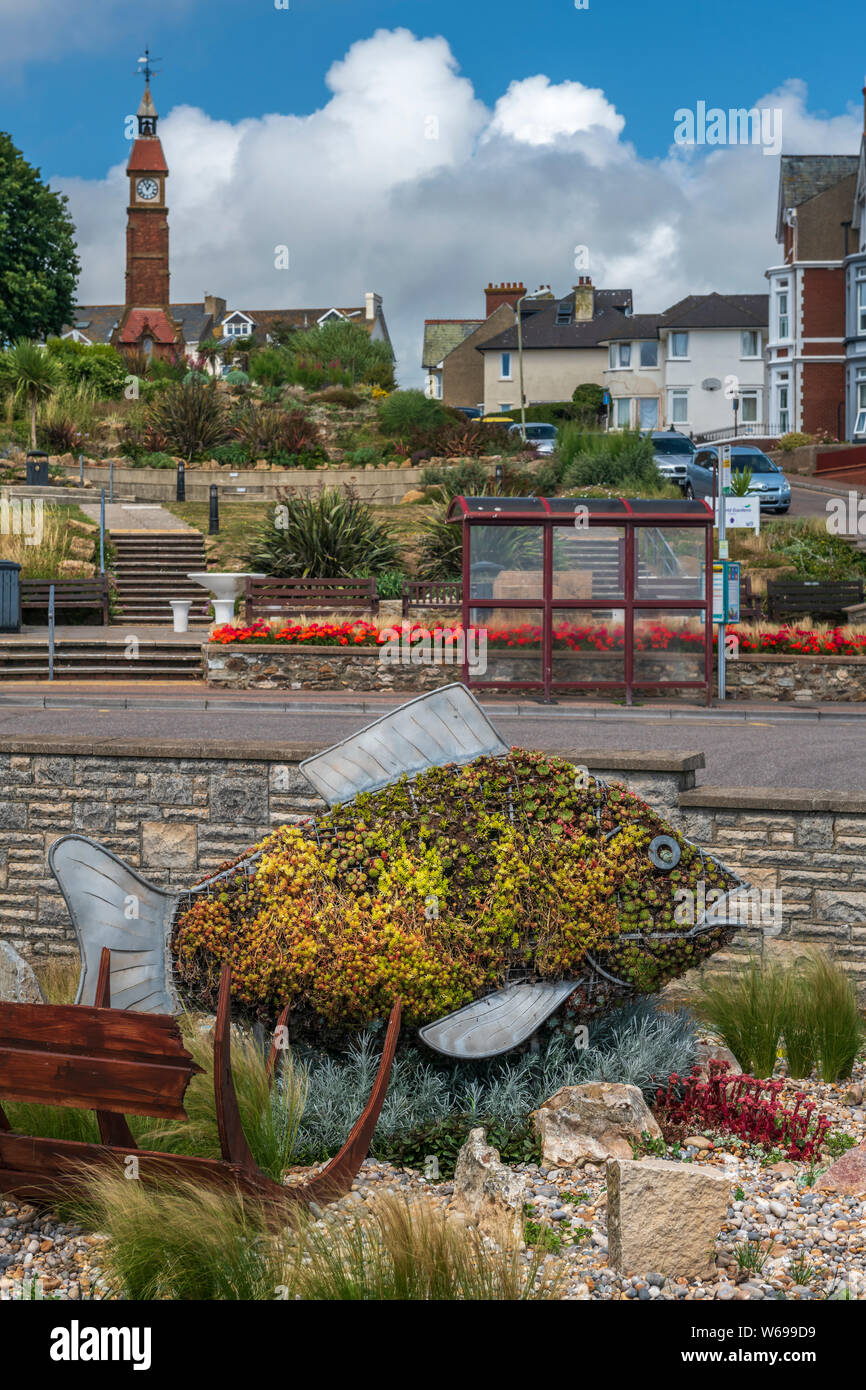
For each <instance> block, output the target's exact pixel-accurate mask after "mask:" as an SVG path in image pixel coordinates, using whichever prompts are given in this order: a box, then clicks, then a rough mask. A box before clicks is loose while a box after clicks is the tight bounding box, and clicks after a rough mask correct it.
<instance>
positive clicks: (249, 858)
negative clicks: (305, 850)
mask: <svg viewBox="0 0 866 1390" xmlns="http://www.w3.org/2000/svg"><path fill="white" fill-rule="evenodd" d="M417 775H420V774H416V776H417ZM414 780H415V777H414V776H413V777H409V778H408V779H407V786H406V790H407V793H408V795H409V800H410V802H411V804H412V808H413V810H414V811H415V813H416V815H417V812H418V805H417V802H416V801H415V796H414V794H413V791H412V782H413V781H414ZM591 780H592V784H593V788H594V789H599V790H600V791H601V793H602V801H599V802H598V803H597V805H596V808H595V812H596V821H597V823H598V825H599V828H600V827H601V814H602V804H603V802H606V800H607V795H608V793H609V792H610V783H609V782H606V781H605V780H604V778H602V777H592V779H591ZM345 804H346V806H348V805H351V802H347V803H345ZM515 807H516V808H517V813H518V815H520V816H521V817H522V819H523V821H524V824H525V825H526V826H527V827H528V826H529V825H530V822H531V818H530V816H529V814H528V813H527V811H526V809H525V807H524V805H523V788H522V787H521V784H520V780H519V778H516V777H512V780H511V781H510V782H509V785H508V788H507V790H506V794H505V801H504V805H503V807H502V810H503V812H507V815H508V819H509V821H510V823H511V824H512V825H513V824H514V822H515ZM337 809H339V810H343V809H345V808H344V807H339V808H337ZM485 811H486V812H488V813H489V806H488V804H487V803H486V802H485ZM324 814H325V815H330V814H331V811H328V812H325V813H324ZM294 824H295V828H296V829H298V830H300V831H301V832H302V833H303V834H304V835H306V836H307V837H308V838H313V837H314V836H315V839H316V843H317V845H319V846H321V840H320V839H319V821H318V818H317V817H315V816H310V817H307V818H306V819H304V820H301V821H297V822H295V823H294ZM618 828H619V827H618ZM618 828H617V829H618ZM615 833H617V832H616V830H614V831H611V832H608V835H607V837H606V838H608V839H609V838H611V835H613V834H615ZM680 839H681V840H682V842H683V844H685V845H687V846H688V847H689V848H690V849H694V850H697V852H698V854H699V855H700V857H701V861H702V863H703V862H705V861H709V862H710V863H711V864H713V865H715V866H716V867H717V868H719V869H721V870H723V871H724V873H725V874H727V876H728V877H729V878H730V879H732V880H733V883H734V886H733V888H731V889H729V890H728V892H727V893H725V894H724V895H723V898H722V899H720V900H719V901H718V902H717V903H716V904H714V907H719V906H720V904H721V902H723V901H724V900H725V899H726V898H729V897H731V896H732V895H734V894H736V893H738V892H739V890H740V889H741V888H744V887H746V886H747V885H746V882H745V880H744V879H742V878H741V877H740V876H739V874H737V873H735V872H734V870H733V869H729V868H728V866H727V865H726V864H722V863H721V862H720V861H719V860H718V859H716V857H715V855H712V854H708V853H707V852H706V850H705V849H703V847H702V846H701V845H697V844H695V843H694V841H693V840H689V839H687V838H686V836H685V835H681V836H680ZM264 853H265V851H264V849H257V850H254V851H253V852H252V853H250V854H249V855H246V856H242V857H241V858H240V859H238V860H236V861H235V862H234V863H233V864H230V865H229V866H228V867H227V868H225V869H221V870H220V871H219V873H217V874H214V875H212V876H211V877H210V878H208V879H204V880H202V882H201V883H198V884H196V885H194V886H193V887H192V888H187V889H185V890H184V891H183V892H182V893H180V894H179V895H178V900H177V903H176V904H175V909H174V914H173V917H172V924H171V932H170V935H171V936H173V935H174V931H175V928H176V927H177V923H178V918H179V917H180V916H181V915H182V914H183V913H184V912H186V911H188V910H189V909H190V907H191V906H192V904H193V902H194V900H195V899H196V898H200V897H208V898H210V897H211V894H212V890H213V889H214V887H215V886H216V885H217V884H219V883H222V882H223V881H224V880H225V879H227V878H233V877H236V876H237V875H238V874H245V875H246V877H247V878H252V876H253V874H254V872H255V865H256V864H257V863H258V862H259V860H260V859H261V858H262V856H263V855H264ZM619 900H620V895H619V893H617V905H618V906H619ZM737 925H741V924H740V923H739V922H737V921H734V922H733V923H729V922H726V921H718V920H715V921H710V922H708V921H707V920H706V913H702V914H701V917H700V918H698V919H697V920H696V921H695V923H694V924H693V926H692V927H691V929H690V930H689V931H687V932H655V931H653V932H643V931H639V932H628V933H623V934H621V935H620V936H618V937H617V942H618V943H619V942H627V943H629V944H638V945H645V946H648V945H649V943H650V942H652V941H672V940H679V941H690V940H694V939H695V938H697V937H700V936H705V935H707V934H708V933H709V932H711V931H715V930H717V929H718V928H719V927H726V926H737ZM585 959H586V961H587V964H588V965H589V967H590V974H589V975H588V976H584V977H581V978H580V980H577V981H575V989H578V988H582V987H585V988H587V989H589V990H590V991H592V990H593V989H594V988H595V986H596V984H597V983H598V982H600V981H601V980H604V981H606V982H607V983H609V984H612V985H614V986H615V987H616V988H617V989H618V990H620V991H624V992H633V986H632V985H631V984H629V983H628V981H626V980H620V979H618V978H617V977H616V976H614V975H612V974H611V973H610V972H609V971H607V970H606V969H605V968H604V967H603V966H602V965H600V964H599V962H597V961H596V960H595V959H594V957H592V956H591V955H590V954H589V952H588V951H587V952H585ZM529 978H531V972H527V971H522V972H520V971H518V969H517V968H516V967H509V968H506V982H507V983H508V984H516V983H519V982H520V981H521V980H526V979H529Z"/></svg>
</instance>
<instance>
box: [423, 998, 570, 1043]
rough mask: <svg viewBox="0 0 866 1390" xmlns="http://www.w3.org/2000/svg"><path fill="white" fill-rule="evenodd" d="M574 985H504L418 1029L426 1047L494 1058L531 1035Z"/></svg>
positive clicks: (562, 1001) (554, 1010) (557, 1006)
mask: <svg viewBox="0 0 866 1390" xmlns="http://www.w3.org/2000/svg"><path fill="white" fill-rule="evenodd" d="M575 988H576V981H574V980H555V981H547V980H545V981H542V982H540V983H538V984H523V985H507V986H506V988H505V989H500V990H498V991H497V993H496V994H488V995H487V996H486V997H485V998H484V999H476V1001H475V1002H474V1003H473V1004H467V1005H466V1006H465V1007H464V1008H462V1009H457V1011H456V1012H455V1013H453V1014H446V1016H445V1017H444V1018H440V1019H437V1021H436V1022H435V1023H428V1024H427V1025H426V1027H424V1028H421V1029H419V1032H420V1035H421V1037H422V1038H423V1039H424V1042H425V1043H426V1044H427V1046H428V1047H432V1048H434V1049H435V1050H436V1051H437V1052H444V1053H445V1055H446V1057H455V1058H457V1059H458V1060H459V1061H470V1060H473V1059H475V1058H481V1057H497V1056H498V1055H499V1054H500V1053H501V1052H508V1051H509V1050H510V1049H511V1048H512V1047H517V1046H518V1045H519V1044H520V1043H522V1042H525V1041H526V1039H527V1038H529V1037H531V1036H532V1034H533V1033H534V1032H535V1030H536V1028H538V1027H540V1025H541V1024H542V1023H543V1022H544V1020H545V1019H546V1018H549V1017H550V1015H551V1014H552V1013H555V1012H556V1010H557V1009H558V1008H559V1006H560V1004H563V1003H564V1002H565V1000H566V999H567V998H568V996H569V995H570V994H572V993H573V992H574V990H575Z"/></svg>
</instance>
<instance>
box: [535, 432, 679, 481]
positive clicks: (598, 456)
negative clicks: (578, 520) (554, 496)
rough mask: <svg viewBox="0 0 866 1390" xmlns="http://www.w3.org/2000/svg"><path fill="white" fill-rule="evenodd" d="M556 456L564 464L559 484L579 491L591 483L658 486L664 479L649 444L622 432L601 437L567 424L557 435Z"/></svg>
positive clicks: (631, 433)
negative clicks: (627, 481)
mask: <svg viewBox="0 0 866 1390" xmlns="http://www.w3.org/2000/svg"><path fill="white" fill-rule="evenodd" d="M558 453H559V457H560V459H561V460H562V462H563V465H564V467H563V471H562V485H563V487H565V488H574V489H575V490H579V489H580V488H582V487H587V486H591V485H593V484H598V483H600V484H603V485H607V486H613V487H616V486H621V485H622V484H623V483H624V482H625V480H626V479H628V480H633V481H634V483H635V484H638V485H647V486H658V485H660V484H661V483H662V481H663V479H662V477H661V475H660V474H659V471H658V469H657V467H656V464H655V458H654V456H653V446H652V441H651V440H649V439H644V438H642V437H641V436H640V434H638V433H636V432H634V431H629V430H625V431H623V432H622V433H614V434H602V433H598V432H590V431H585V430H581V429H579V428H578V427H577V426H576V425H570V424H566V425H564V426H563V427H562V429H561V430H560V433H559V443H558Z"/></svg>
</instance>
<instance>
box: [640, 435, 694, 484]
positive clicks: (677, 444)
mask: <svg viewBox="0 0 866 1390" xmlns="http://www.w3.org/2000/svg"><path fill="white" fill-rule="evenodd" d="M646 437H648V438H649V439H650V440H651V441H652V446H653V455H654V457H655V461H656V468H657V469H658V471H659V472H660V473H661V475H662V477H663V478H667V479H668V481H669V482H672V483H678V484H679V486H680V487H681V488H683V489H685V486H686V483H687V482H688V463H689V459H690V458H692V457H693V456H694V453H695V445H694V442H693V441H692V440H691V439H689V437H688V435H687V434H680V432H679V430H650V431H649V432H648V435H647V436H646Z"/></svg>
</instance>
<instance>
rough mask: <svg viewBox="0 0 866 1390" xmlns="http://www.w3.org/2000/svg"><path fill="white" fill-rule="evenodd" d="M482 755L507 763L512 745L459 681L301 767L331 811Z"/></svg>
mask: <svg viewBox="0 0 866 1390" xmlns="http://www.w3.org/2000/svg"><path fill="white" fill-rule="evenodd" d="M484 753H487V754H489V755H492V756H493V757H497V758H504V757H505V756H506V754H507V753H508V745H507V744H505V743H503V742H502V739H501V738H500V737H499V735H498V733H497V732H496V730H495V728H494V727H493V725H492V724H491V722H490V720H489V719H488V718H487V715H486V714H485V713H484V711H483V709H482V708H481V706H480V705H479V703H478V701H477V700H476V699H475V697H474V695H471V694H470V693H469V691H468V690H467V689H466V686H465V685H461V684H460V683H459V681H458V682H455V683H454V684H453V685H444V686H442V687H441V689H439V690H431V691H429V692H428V693H427V694H426V695H419V696H418V698H417V699H415V700H409V701H408V702H407V703H406V704H405V705H400V706H399V708H398V709H395V710H391V712H390V714H386V715H383V716H382V718H381V719H376V720H375V721H374V722H373V723H372V724H368V725H367V726H366V728H364V729H359V730H358V732H357V733H356V734H352V735H351V736H350V737H349V738H345V739H343V741H342V742H341V743H336V744H334V746H333V748H327V749H326V750H325V752H324V753H317V754H316V755H315V756H314V757H312V758H306V759H305V760H304V762H302V763H301V764H300V768H301V771H302V772H303V774H304V776H305V777H306V779H307V781H308V782H310V783H311V784H312V786H313V787H314V788H315V789H316V791H317V792H318V793H319V796H321V797H323V798H324V800H325V801H326V802H327V803H328V805H329V806H339V805H341V804H342V802H344V801H350V800H351V798H352V797H354V796H357V795H358V794H359V793H360V792H374V791H378V790H379V789H380V788H381V787H387V786H388V785H389V784H390V783H391V782H396V780H397V778H398V777H402V776H403V775H404V774H409V775H410V776H414V775H415V774H417V773H419V772H424V771H426V770H427V768H431V767H444V766H445V765H446V764H447V763H471V762H472V761H473V760H474V759H475V758H480V757H481V755H482V754H484Z"/></svg>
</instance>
